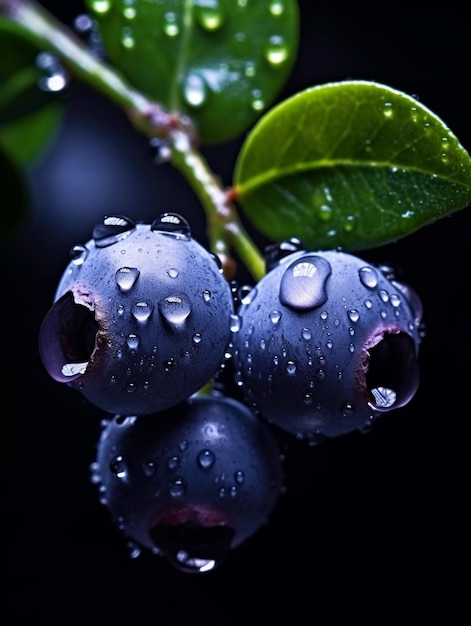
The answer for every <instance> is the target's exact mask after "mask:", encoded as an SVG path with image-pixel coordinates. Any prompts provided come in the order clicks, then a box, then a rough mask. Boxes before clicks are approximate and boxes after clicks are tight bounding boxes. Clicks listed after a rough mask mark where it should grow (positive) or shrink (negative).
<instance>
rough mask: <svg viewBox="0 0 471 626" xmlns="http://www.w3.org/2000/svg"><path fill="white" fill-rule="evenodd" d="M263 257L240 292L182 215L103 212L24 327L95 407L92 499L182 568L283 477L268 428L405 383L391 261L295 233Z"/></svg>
mask: <svg viewBox="0 0 471 626" xmlns="http://www.w3.org/2000/svg"><path fill="white" fill-rule="evenodd" d="M266 265H267V271H266V274H265V276H264V277H263V278H262V279H261V280H260V281H259V282H258V283H257V284H256V285H255V286H251V287H246V286H243V287H239V286H238V285H236V284H235V283H234V282H232V283H230V282H228V280H227V279H226V278H225V277H224V274H223V272H222V267H221V263H220V262H219V259H218V258H217V257H216V256H215V255H214V254H212V253H210V252H209V251H208V250H206V248H204V247H203V246H202V245H200V244H199V243H198V242H197V241H196V240H195V239H194V238H193V237H192V234H191V230H190V227H189V224H188V223H187V221H186V220H185V219H184V218H183V217H182V216H180V215H178V214H176V213H164V214H162V215H161V216H160V217H159V218H158V219H156V220H155V221H154V222H153V223H152V224H141V223H134V222H133V221H132V220H130V219H129V218H127V217H125V216H121V215H113V216H107V217H105V218H104V219H103V220H102V221H101V222H99V223H98V224H96V226H95V228H94V230H93V235H92V238H91V240H90V241H88V242H87V243H86V244H85V245H80V246H75V247H74V248H73V249H72V251H71V260H70V263H69V264H68V266H67V268H66V270H65V272H64V274H63V276H62V278H61V280H60V282H59V285H58V287H57V290H56V294H55V297H54V304H53V305H52V307H51V309H50V311H49V312H48V313H47V315H46V317H45V319H44V321H43V324H42V326H41V329H40V333H39V350H40V355H41V358H42V361H43V364H44V366H45V368H46V370H47V371H48V373H49V374H50V376H51V377H52V378H54V379H55V380H57V381H59V382H62V383H66V384H67V385H68V386H70V387H71V388H73V389H75V390H77V391H78V392H79V393H81V394H82V395H83V396H84V397H85V398H86V399H87V400H88V401H89V402H91V403H93V404H94V405H95V406H97V407H98V408H100V409H102V410H103V411H105V412H106V413H108V414H110V419H106V420H104V422H103V429H102V433H101V437H100V440H99V442H98V446H97V457H96V461H95V462H94V463H93V464H92V480H93V482H94V483H96V484H97V485H98V488H99V493H100V498H101V501H102V503H103V504H104V505H105V506H106V507H107V508H108V510H109V512H110V514H111V516H112V518H113V520H114V522H115V523H116V524H117V525H118V527H119V528H121V529H122V531H123V532H124V533H125V534H126V535H127V536H128V537H129V538H130V539H131V540H132V541H134V542H136V545H138V546H140V547H143V548H148V549H150V550H151V551H152V552H154V553H158V554H161V555H162V556H165V557H166V558H167V560H168V561H169V562H170V563H172V564H173V565H174V566H175V567H177V568H178V569H180V570H182V571H186V572H205V571H210V570H212V569H213V568H214V567H215V566H217V565H219V564H220V563H221V562H222V561H223V560H224V558H225V556H226V554H227V552H228V551H229V550H230V549H232V548H234V547H236V546H238V545H240V544H241V543H243V542H244V541H245V540H246V539H247V538H248V537H250V536H251V535H253V534H254V533H255V532H256V531H257V530H258V529H259V528H260V527H261V526H262V525H263V524H265V523H266V522H267V520H268V518H269V516H270V514H271V513H272V511H273V510H274V508H275V505H276V503H277V500H278V496H279V494H280V493H281V491H282V488H283V480H284V477H283V468H282V461H281V458H282V457H281V454H280V448H279V443H278V439H277V437H276V434H275V432H274V431H273V428H272V427H271V426H270V425H275V426H276V427H277V428H278V429H279V430H280V431H282V432H284V433H286V434H287V436H288V437H291V436H292V435H293V436H295V437H297V438H298V439H299V438H300V439H305V440H307V442H308V443H310V444H314V443H318V442H319V441H320V440H321V439H322V438H325V437H336V436H339V435H343V434H346V433H349V432H352V431H355V430H364V429H366V428H367V427H368V426H369V425H370V424H371V422H372V421H373V420H374V419H375V418H376V417H377V416H378V415H380V414H381V413H383V412H386V411H391V410H394V409H397V408H399V407H401V406H404V405H405V404H407V403H408V402H409V401H410V400H411V399H412V397H413V396H414V394H415V392H416V390H417V387H418V383H419V371H418V365H417V357H418V349H419V345H420V341H421V338H422V330H421V328H422V326H421V318H422V309H421V302H420V299H419V298H418V296H417V294H416V293H415V292H414V291H413V290H412V289H411V288H410V287H408V286H407V285H405V284H404V283H402V282H400V281H398V280H397V278H396V276H395V272H394V270H393V269H392V268H391V267H389V266H380V267H375V266H373V265H371V264H369V263H367V262H365V261H363V260H362V259H359V258H357V257H356V256H353V255H351V254H347V253H345V252H342V251H340V250H335V251H317V252H314V251H306V250H304V249H303V248H302V244H301V242H300V241H299V240H296V239H291V240H289V241H286V242H282V243H281V244H277V245H274V246H270V247H269V248H267V250H266ZM228 371H229V372H230V374H229V376H228V375H227V372H228Z"/></svg>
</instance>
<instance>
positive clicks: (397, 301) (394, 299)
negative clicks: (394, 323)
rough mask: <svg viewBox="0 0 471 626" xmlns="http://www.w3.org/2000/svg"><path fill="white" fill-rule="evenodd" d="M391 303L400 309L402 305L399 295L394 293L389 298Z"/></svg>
mask: <svg viewBox="0 0 471 626" xmlns="http://www.w3.org/2000/svg"><path fill="white" fill-rule="evenodd" d="M389 302H390V303H391V304H392V306H393V307H398V306H400V304H401V298H400V297H399V296H398V294H397V293H392V294H391V295H390V296H389Z"/></svg>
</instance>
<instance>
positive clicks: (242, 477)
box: [234, 470, 245, 485]
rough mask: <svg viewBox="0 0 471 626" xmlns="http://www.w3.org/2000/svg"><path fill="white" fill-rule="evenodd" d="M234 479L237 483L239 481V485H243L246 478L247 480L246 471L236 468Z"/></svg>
mask: <svg viewBox="0 0 471 626" xmlns="http://www.w3.org/2000/svg"><path fill="white" fill-rule="evenodd" d="M234 480H235V481H236V483H237V484H238V485H242V483H243V482H244V480H245V474H244V472H243V471H241V470H236V471H235V472H234Z"/></svg>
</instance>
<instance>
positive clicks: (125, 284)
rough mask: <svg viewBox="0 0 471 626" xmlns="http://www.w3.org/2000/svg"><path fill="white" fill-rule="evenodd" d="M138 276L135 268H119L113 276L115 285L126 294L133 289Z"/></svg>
mask: <svg viewBox="0 0 471 626" xmlns="http://www.w3.org/2000/svg"><path fill="white" fill-rule="evenodd" d="M139 274H140V272H139V270H138V269H137V268H136V267H121V268H120V269H119V270H118V271H117V272H116V275H115V279H116V284H117V285H118V287H119V288H120V290H121V291H122V292H127V291H129V290H130V289H132V288H133V287H134V285H135V283H136V280H137V279H138V277H139Z"/></svg>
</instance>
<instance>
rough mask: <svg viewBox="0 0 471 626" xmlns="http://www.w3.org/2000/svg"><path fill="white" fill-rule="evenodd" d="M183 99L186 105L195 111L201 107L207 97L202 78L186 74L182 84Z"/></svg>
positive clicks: (205, 86)
mask: <svg viewBox="0 0 471 626" xmlns="http://www.w3.org/2000/svg"><path fill="white" fill-rule="evenodd" d="M183 97H184V98H185V101H186V103H187V104H188V105H189V106H191V107H193V108H195V109H197V108H199V107H201V106H203V104H204V103H205V102H206V100H207V97H208V90H207V85H206V83H205V81H204V79H203V77H202V76H200V75H199V74H195V73H192V74H188V76H187V77H186V79H185V81H184V83H183Z"/></svg>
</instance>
